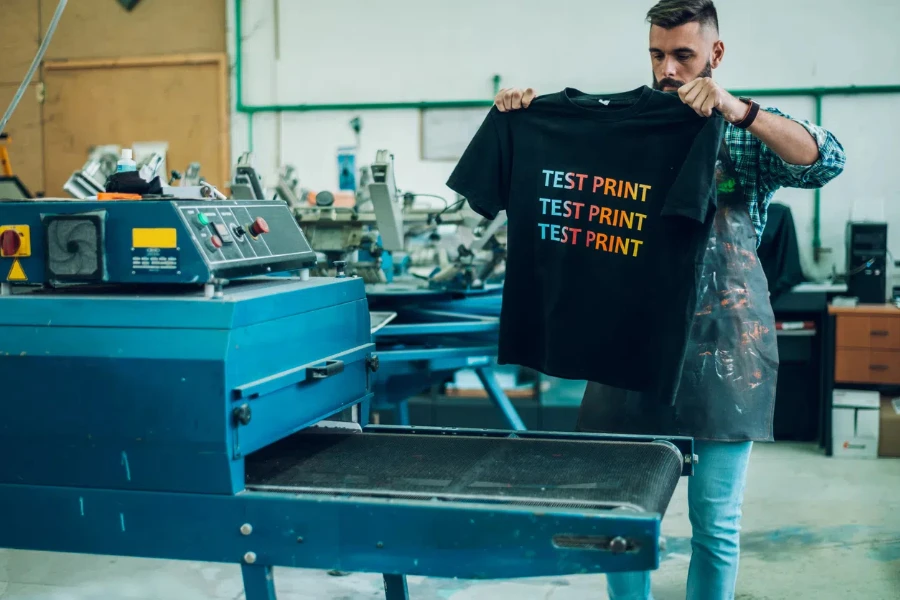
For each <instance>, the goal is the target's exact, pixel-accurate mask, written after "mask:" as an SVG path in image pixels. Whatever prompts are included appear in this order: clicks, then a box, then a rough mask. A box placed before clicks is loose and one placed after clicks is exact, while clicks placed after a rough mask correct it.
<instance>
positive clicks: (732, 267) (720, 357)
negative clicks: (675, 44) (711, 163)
mask: <svg viewBox="0 0 900 600" xmlns="http://www.w3.org/2000/svg"><path fill="white" fill-rule="evenodd" d="M716 167H717V168H716V177H717V183H718V200H717V205H718V208H717V210H716V215H715V217H714V222H713V225H712V230H711V233H710V239H709V242H708V245H707V250H706V253H705V257H704V261H703V265H702V267H701V269H702V272H701V277H700V278H699V281H700V287H699V289H698V293H697V310H696V313H695V318H694V322H693V325H692V329H691V334H690V337H689V340H688V345H687V351H686V355H685V362H684V370H683V372H682V378H681V383H680V385H679V389H678V394H677V396H676V398H675V403H674V405H672V406H667V405H666V406H663V405H660V404H659V402H658V401H657V400H655V399H654V398H651V397H649V396H644V395H643V394H641V393H639V392H631V391H627V390H621V389H617V388H612V387H609V386H606V385H602V384H598V383H592V382H589V383H588V386H587V389H586V390H585V394H584V398H583V400H582V404H581V410H580V412H579V416H578V426H577V428H578V430H580V431H599V432H605V433H632V434H647V435H687V436H692V437H694V438H696V439H701V440H728V441H744V440H753V441H771V440H772V439H773V435H772V418H773V414H774V410H775V387H776V382H777V376H778V345H777V340H776V332H775V317H774V314H773V312H772V305H771V302H770V301H769V288H768V282H767V281H766V276H765V274H764V273H763V269H762V266H761V265H760V262H759V258H758V257H757V254H756V233H755V230H754V228H753V222H752V221H751V219H750V213H749V212H748V210H747V205H746V203H745V200H744V195H743V189H742V188H741V186H740V184H739V183H738V181H737V177H736V176H735V171H734V167H733V163H732V161H731V158H730V157H729V155H728V151H727V149H726V148H725V146H724V145H723V146H722V150H721V151H720V152H719V160H718V162H717V165H716ZM660 301H661V302H665V297H663V298H661V299H660ZM651 343H652V341H651Z"/></svg>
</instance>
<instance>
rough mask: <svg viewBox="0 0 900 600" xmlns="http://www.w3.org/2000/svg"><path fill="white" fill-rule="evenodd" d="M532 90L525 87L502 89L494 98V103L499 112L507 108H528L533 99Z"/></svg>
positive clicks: (507, 109)
mask: <svg viewBox="0 0 900 600" xmlns="http://www.w3.org/2000/svg"><path fill="white" fill-rule="evenodd" d="M534 96H535V94H534V90H533V89H531V88H526V89H524V90H520V89H515V88H512V89H502V90H500V92H499V93H498V94H497V96H496V97H495V98H494V105H496V107H497V110H499V111H500V112H506V111H509V110H519V109H520V108H528V107H529V106H530V105H531V101H532V100H534Z"/></svg>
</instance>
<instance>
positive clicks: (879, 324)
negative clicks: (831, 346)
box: [835, 310, 900, 350]
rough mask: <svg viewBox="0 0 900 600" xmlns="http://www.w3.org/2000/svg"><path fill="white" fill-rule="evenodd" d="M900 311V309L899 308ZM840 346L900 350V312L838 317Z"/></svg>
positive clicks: (838, 342) (838, 345)
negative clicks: (892, 315)
mask: <svg viewBox="0 0 900 600" xmlns="http://www.w3.org/2000/svg"><path fill="white" fill-rule="evenodd" d="M897 312H898V313H900V310H897ZM835 345H836V346H837V347H838V348H883V349H885V350H889V349H894V350H900V314H898V315H897V316H896V317H891V316H881V315H841V316H840V317H838V319H837V340H836V343H835Z"/></svg>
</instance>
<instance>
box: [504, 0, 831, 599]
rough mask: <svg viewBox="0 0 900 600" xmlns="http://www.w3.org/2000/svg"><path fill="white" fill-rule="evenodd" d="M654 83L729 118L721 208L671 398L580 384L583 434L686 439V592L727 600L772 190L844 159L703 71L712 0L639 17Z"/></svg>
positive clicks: (754, 432) (614, 580)
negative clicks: (667, 401)
mask: <svg viewBox="0 0 900 600" xmlns="http://www.w3.org/2000/svg"><path fill="white" fill-rule="evenodd" d="M647 20H648V21H649V23H650V60H651V65H652V67H653V88H654V89H656V90H660V91H662V92H671V93H677V94H678V96H679V98H680V99H681V100H682V101H683V102H684V103H685V104H687V105H688V106H690V107H691V108H692V109H693V110H694V111H696V112H697V113H698V114H699V115H701V116H703V117H710V116H711V115H712V114H713V111H718V112H719V113H720V114H721V115H722V117H723V118H724V119H725V121H727V123H728V124H727V125H726V131H725V138H724V146H723V149H722V150H721V152H720V155H719V161H718V163H717V181H718V202H717V204H718V210H717V214H716V217H715V223H714V225H713V230H712V235H711V236H710V240H709V242H708V244H707V252H706V258H705V259H704V261H705V262H704V265H703V274H702V277H701V286H700V290H699V291H698V309H697V312H696V316H695V319H694V322H693V324H692V330H691V334H690V341H689V344H688V352H687V357H686V359H685V365H684V368H683V373H682V382H681V386H680V388H679V392H678V395H677V397H676V401H675V405H674V406H672V407H661V406H660V405H659V404H658V403H655V402H653V401H651V400H648V399H646V398H644V397H642V395H641V394H638V393H633V392H628V391H625V390H618V389H615V388H611V387H609V386H604V385H600V384H595V383H589V384H588V388H587V390H586V392H585V396H584V399H583V401H582V406H581V412H580V415H579V422H578V427H579V429H580V430H582V431H604V432H617V433H642V434H650V435H667V434H669V435H689V436H692V437H694V438H695V440H696V449H697V454H698V456H699V463H698V464H697V466H696V469H695V475H694V476H693V477H691V478H690V479H689V480H688V501H689V516H690V521H691V525H692V529H693V537H692V540H691V546H692V550H693V551H692V556H691V564H690V568H689V572H688V583H687V596H688V599H689V600H695V599H704V600H706V599H708V600H726V599H729V598H733V597H734V590H735V581H736V578H737V571H738V554H739V529H740V516H741V504H742V501H743V493H744V483H745V479H746V473H747V464H748V462H749V457H750V450H751V447H752V444H753V442H754V441H771V440H772V439H773V438H772V415H773V413H774V399H775V380H776V376H777V364H778V355H777V345H776V341H775V322H774V316H773V314H772V308H771V305H770V303H769V300H768V288H767V283H766V279H765V275H764V274H763V272H762V268H761V267H760V265H759V260H758V258H757V256H756V248H757V246H758V244H759V240H760V238H761V236H762V232H763V229H764V227H765V224H766V214H767V208H768V205H769V202H770V200H771V199H772V196H773V195H774V193H775V191H776V190H777V189H778V188H780V187H795V188H816V187H821V186H824V185H825V184H826V183H828V182H829V181H831V180H832V179H834V178H835V177H837V176H838V175H839V174H840V173H841V172H842V171H843V168H844V161H845V156H844V150H843V148H842V147H841V145H840V143H839V142H838V141H837V139H836V138H835V137H834V136H833V135H832V134H831V133H830V132H828V131H826V130H824V129H822V128H821V127H817V126H815V125H812V124H810V123H808V122H805V121H800V120H796V119H793V118H791V117H789V116H787V115H784V114H783V113H781V112H779V111H778V110H776V109H764V110H760V108H759V105H758V104H757V103H755V102H753V101H752V100H751V99H742V98H736V97H734V96H733V95H732V94H730V93H728V92H727V91H726V90H725V89H723V88H722V87H721V86H719V85H718V84H717V83H716V82H715V81H714V80H713V79H712V77H711V76H712V72H713V70H714V69H716V68H717V67H718V66H719V65H720V64H721V63H722V60H723V58H724V56H725V45H724V44H723V42H722V41H721V40H720V39H719V27H718V16H717V13H716V8H715V6H714V4H713V2H712V0H662V1H660V2H659V3H658V4H656V5H655V6H654V7H653V8H652V9H650V11H649V12H648V14H647ZM534 98H535V93H534V90H532V89H531V88H528V89H526V90H519V89H507V90H501V91H500V93H499V94H498V95H497V98H496V100H495V103H496V106H497V109H498V110H499V111H501V112H506V111H511V110H518V109H523V108H528V106H529V105H530V104H531V102H532V100H533V99H534ZM607 581H608V589H609V594H610V597H611V598H612V599H613V600H638V599H640V600H645V599H649V598H651V594H650V575H649V573H621V574H609V575H608V576H607Z"/></svg>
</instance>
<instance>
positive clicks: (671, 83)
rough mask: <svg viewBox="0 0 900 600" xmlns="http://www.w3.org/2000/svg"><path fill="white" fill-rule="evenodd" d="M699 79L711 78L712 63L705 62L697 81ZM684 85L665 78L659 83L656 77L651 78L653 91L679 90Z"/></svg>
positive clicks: (681, 82) (682, 82) (683, 82)
mask: <svg viewBox="0 0 900 600" xmlns="http://www.w3.org/2000/svg"><path fill="white" fill-rule="evenodd" d="M700 77H712V63H710V62H709V61H706V67H705V68H704V69H703V71H701V72H700V74H699V75H697V78H698V79H699V78H700ZM685 83H687V82H685V81H679V80H677V79H670V78H668V77H665V78H663V79H661V80H660V81H657V80H656V75H654V76H653V89H654V90H661V89H663V88H666V87H675V88H680V87H681V86H683V85H684V84H685Z"/></svg>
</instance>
